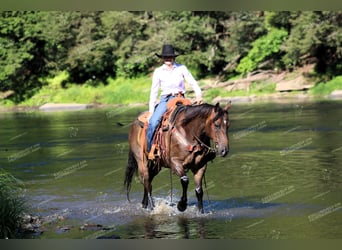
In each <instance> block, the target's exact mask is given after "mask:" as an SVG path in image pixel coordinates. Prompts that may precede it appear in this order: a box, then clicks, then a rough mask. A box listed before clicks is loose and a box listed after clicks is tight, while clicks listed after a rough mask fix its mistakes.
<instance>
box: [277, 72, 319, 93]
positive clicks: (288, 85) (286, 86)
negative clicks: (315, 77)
mask: <svg viewBox="0 0 342 250" xmlns="http://www.w3.org/2000/svg"><path fill="white" fill-rule="evenodd" d="M313 86H314V85H313V84H310V83H307V80H306V79H305V78H304V76H302V75H300V76H298V77H296V78H294V79H292V80H283V81H281V82H278V83H277V86H276V90H277V91H280V92H282V91H293V90H307V89H309V88H312V87H313Z"/></svg>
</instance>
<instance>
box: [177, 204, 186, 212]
mask: <svg viewBox="0 0 342 250" xmlns="http://www.w3.org/2000/svg"><path fill="white" fill-rule="evenodd" d="M186 207H187V204H186V203H183V202H178V205H177V208H178V210H179V211H180V212H184V211H185V210H186Z"/></svg>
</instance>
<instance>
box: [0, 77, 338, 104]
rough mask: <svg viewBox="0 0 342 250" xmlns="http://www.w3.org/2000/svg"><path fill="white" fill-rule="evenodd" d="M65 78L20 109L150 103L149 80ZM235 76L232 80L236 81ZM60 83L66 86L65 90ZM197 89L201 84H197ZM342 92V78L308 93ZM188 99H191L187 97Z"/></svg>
mask: <svg viewBox="0 0 342 250" xmlns="http://www.w3.org/2000/svg"><path fill="white" fill-rule="evenodd" d="M68 77H69V76H68V74H67V73H65V72H61V73H60V74H58V75H57V76H56V77H54V78H49V79H41V81H43V82H46V85H45V86H43V87H42V88H41V89H39V90H37V92H36V93H35V94H34V95H33V96H32V97H31V98H30V99H27V100H26V101H24V102H22V103H20V104H19V105H21V106H40V105H43V104H44V103H48V102H51V103H86V104H88V103H95V104H131V103H147V102H148V100H149V94H150V87H151V77H150V76H143V77H138V78H134V79H124V78H116V79H112V78H109V79H108V80H107V82H106V84H103V83H100V84H98V85H97V86H96V87H95V86H91V85H89V84H83V85H79V84H73V83H71V82H68ZM237 77H238V76H236V77H235V78H237ZM62 82H67V84H65V86H66V87H65V88H63V87H62ZM199 83H200V86H203V84H204V83H203V82H201V81H199ZM275 88H276V84H275V83H267V82H253V83H252V84H251V86H250V90H249V91H243V90H236V91H230V92H228V91H226V90H225V89H223V88H221V89H218V88H211V89H209V90H207V91H206V92H205V93H204V101H206V102H210V101H212V100H213V99H214V98H215V97H218V96H221V97H234V96H250V95H265V94H271V93H276V90H275ZM336 89H342V76H338V77H335V78H334V79H332V80H331V81H329V82H326V83H319V84H317V85H316V86H315V87H313V88H312V89H311V90H310V91H309V93H310V94H312V95H315V96H325V95H328V94H330V93H331V92H332V91H333V90H336ZM190 97H191V96H190ZM0 106H4V107H11V106H15V103H14V102H12V101H10V100H8V99H0Z"/></svg>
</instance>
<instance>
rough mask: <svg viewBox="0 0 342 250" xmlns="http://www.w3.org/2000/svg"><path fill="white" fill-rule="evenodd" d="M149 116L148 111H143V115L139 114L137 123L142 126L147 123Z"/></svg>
mask: <svg viewBox="0 0 342 250" xmlns="http://www.w3.org/2000/svg"><path fill="white" fill-rule="evenodd" d="M149 115H150V112H149V111H145V112H144V113H141V114H140V115H139V116H138V120H139V122H141V123H142V124H145V123H148V117H149Z"/></svg>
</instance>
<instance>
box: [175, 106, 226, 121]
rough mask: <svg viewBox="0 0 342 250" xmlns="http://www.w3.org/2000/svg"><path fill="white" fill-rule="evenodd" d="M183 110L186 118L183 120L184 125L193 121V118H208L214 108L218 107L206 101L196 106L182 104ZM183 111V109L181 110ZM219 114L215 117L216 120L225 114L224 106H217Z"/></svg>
mask: <svg viewBox="0 0 342 250" xmlns="http://www.w3.org/2000/svg"><path fill="white" fill-rule="evenodd" d="M181 109H182V111H184V119H183V121H182V125H183V126H184V125H186V124H188V123H189V122H191V121H192V120H193V119H196V118H198V117H201V118H206V117H208V116H209V115H210V114H211V112H212V111H213V109H216V106H213V105H211V104H208V103H204V104H201V105H196V106H182V108H181ZM180 111H181V110H180ZM216 111H217V114H216V116H215V118H214V121H216V120H217V119H218V118H220V117H221V116H222V115H223V114H224V111H223V109H222V108H220V107H217V110H216Z"/></svg>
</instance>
